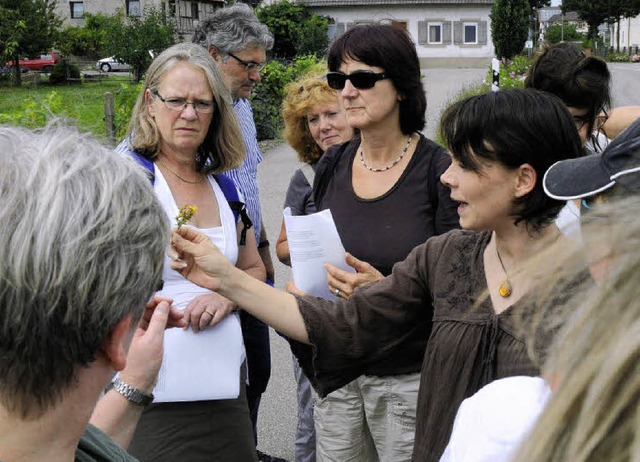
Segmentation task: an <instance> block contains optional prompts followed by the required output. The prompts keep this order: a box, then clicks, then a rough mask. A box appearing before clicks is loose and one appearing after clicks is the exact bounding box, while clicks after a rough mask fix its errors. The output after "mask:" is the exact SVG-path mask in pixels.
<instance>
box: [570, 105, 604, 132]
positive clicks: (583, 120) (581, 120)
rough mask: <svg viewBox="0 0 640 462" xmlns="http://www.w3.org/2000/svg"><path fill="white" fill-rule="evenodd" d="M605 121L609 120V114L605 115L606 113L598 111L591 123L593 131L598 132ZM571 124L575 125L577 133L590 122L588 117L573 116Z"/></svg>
mask: <svg viewBox="0 0 640 462" xmlns="http://www.w3.org/2000/svg"><path fill="white" fill-rule="evenodd" d="M607 120H609V114H607V111H605V110H602V111H600V113H599V114H598V115H597V116H596V118H595V120H594V122H593V130H594V131H600V130H601V129H602V127H603V126H604V124H605V122H606V121H607ZM573 122H574V123H575V124H576V128H577V129H578V131H580V130H582V129H583V128H584V126H585V125H587V124H588V123H589V122H591V117H589V116H588V115H583V116H578V115H574V116H573Z"/></svg>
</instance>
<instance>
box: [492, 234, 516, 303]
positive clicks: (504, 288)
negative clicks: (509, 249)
mask: <svg viewBox="0 0 640 462" xmlns="http://www.w3.org/2000/svg"><path fill="white" fill-rule="evenodd" d="M496 255H497V256H498V261H499V262H500V266H502V271H504V275H505V276H506V277H507V278H506V279H505V280H504V281H502V284H500V287H499V288H498V293H499V294H500V296H501V297H502V298H509V296H510V295H511V292H513V289H512V287H511V281H510V280H509V273H507V269H506V268H505V267H504V263H502V258H500V252H498V244H497V243H496Z"/></svg>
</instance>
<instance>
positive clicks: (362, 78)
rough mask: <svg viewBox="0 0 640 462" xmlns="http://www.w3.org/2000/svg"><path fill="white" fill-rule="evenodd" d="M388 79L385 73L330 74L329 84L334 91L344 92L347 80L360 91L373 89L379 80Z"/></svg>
mask: <svg viewBox="0 0 640 462" xmlns="http://www.w3.org/2000/svg"><path fill="white" fill-rule="evenodd" d="M384 79H388V77H387V76H386V75H385V73H384V72H379V73H376V72H373V71H355V72H352V73H351V74H349V75H347V74H345V73H344V72H329V73H328V74H327V84H329V86H330V87H331V88H333V89H334V90H342V89H343V88H344V85H345V83H347V80H349V81H350V82H351V85H353V86H354V87H356V88H357V89H358V90H368V89H369V88H373V87H374V85H375V84H376V82H377V81H378V80H384Z"/></svg>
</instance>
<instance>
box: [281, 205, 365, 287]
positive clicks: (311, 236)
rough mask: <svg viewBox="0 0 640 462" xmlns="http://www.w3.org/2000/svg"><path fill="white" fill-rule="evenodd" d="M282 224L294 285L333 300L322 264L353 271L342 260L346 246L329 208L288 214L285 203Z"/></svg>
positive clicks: (288, 209) (289, 210) (289, 211)
mask: <svg viewBox="0 0 640 462" xmlns="http://www.w3.org/2000/svg"><path fill="white" fill-rule="evenodd" d="M284 224H285V227H286V229H287V242H288V244H289V254H290V255H291V269H292V271H293V282H294V283H295V285H296V287H298V289H300V290H302V291H304V292H306V293H307V294H309V295H315V296H316V297H322V298H325V299H327V300H334V299H335V296H334V295H333V294H332V293H331V292H329V287H328V280H327V270H326V269H325V268H324V264H325V263H331V264H332V265H334V266H336V267H338V268H340V269H341V270H345V271H349V272H350V273H353V272H355V271H354V269H353V268H351V267H350V266H349V265H347V263H346V262H345V261H344V256H345V250H344V247H343V245H342V241H341V240H340V235H339V234H338V230H337V229H336V224H335V222H334V221H333V215H331V210H329V209H326V210H323V211H321V212H317V213H312V214H311V215H291V209H290V208H289V207H287V208H286V209H285V210H284Z"/></svg>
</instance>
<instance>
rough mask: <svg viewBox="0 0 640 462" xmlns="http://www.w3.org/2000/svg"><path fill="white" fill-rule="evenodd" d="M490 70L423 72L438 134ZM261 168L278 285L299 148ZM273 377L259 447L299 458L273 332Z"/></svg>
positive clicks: (631, 99)
mask: <svg viewBox="0 0 640 462" xmlns="http://www.w3.org/2000/svg"><path fill="white" fill-rule="evenodd" d="M610 68H611V71H612V74H613V99H614V105H629V104H638V105H640V64H613V65H611V66H610ZM486 72H487V70H486V69H431V70H425V71H423V73H424V75H425V81H426V87H427V106H428V109H427V127H426V130H425V133H426V135H427V136H429V137H433V136H434V133H435V130H436V128H437V125H438V120H439V117H440V114H441V111H442V109H443V108H444V107H446V105H447V103H449V102H450V101H451V100H452V98H453V97H454V96H455V95H456V94H457V93H458V92H459V91H460V90H461V89H463V88H465V87H468V86H471V85H473V84H475V83H478V82H480V81H481V80H482V79H483V78H484V76H485V75H486ZM264 157H265V160H264V162H263V163H262V164H261V166H260V169H259V182H260V193H261V198H262V206H263V214H264V223H265V227H266V230H267V233H268V235H269V238H270V240H271V242H272V246H271V249H272V253H273V258H274V262H276V286H278V287H282V285H283V284H284V282H285V281H287V280H288V279H290V278H291V273H290V271H289V268H287V267H285V266H284V265H281V264H280V263H279V262H278V261H277V259H276V258H275V242H276V239H277V236H278V234H279V232H280V222H281V221H280V220H281V216H282V204H283V202H284V195H285V192H286V189H287V186H288V184H289V179H290V178H291V175H292V174H293V172H294V171H295V169H296V168H297V161H296V158H295V153H294V151H293V150H292V149H291V148H289V147H288V146H287V145H284V144H283V145H279V146H277V147H275V148H274V149H271V150H269V151H268V152H266V153H265V155H264ZM271 338H272V342H271V348H272V358H273V359H272V361H273V367H272V375H271V381H270V382H269V387H268V388H267V392H266V394H265V395H264V396H263V399H262V406H261V411H260V421H259V428H258V439H259V442H258V447H259V448H260V449H261V450H262V451H264V452H267V453H269V454H271V455H275V456H279V457H284V458H286V459H289V460H293V442H294V434H295V425H296V401H295V385H294V378H293V371H292V367H291V352H290V350H289V347H288V344H287V343H286V342H285V341H284V340H282V339H281V338H280V337H278V336H277V335H276V334H275V333H273V331H272V336H271Z"/></svg>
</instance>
